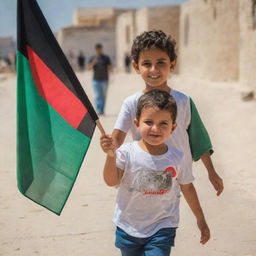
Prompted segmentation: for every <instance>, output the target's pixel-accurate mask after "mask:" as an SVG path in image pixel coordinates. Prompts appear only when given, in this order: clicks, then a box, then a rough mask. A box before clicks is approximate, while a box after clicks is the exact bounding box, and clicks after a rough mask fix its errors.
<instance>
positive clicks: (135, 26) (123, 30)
mask: <svg viewBox="0 0 256 256" xmlns="http://www.w3.org/2000/svg"><path fill="white" fill-rule="evenodd" d="M179 16H180V6H159V7H150V8H142V9H139V10H130V11H128V12H125V13H123V14H121V15H119V16H118V18H117V23H116V51H117V67H118V69H119V70H123V69H124V57H125V55H126V54H127V53H130V50H131V45H132V41H133V39H134V37H135V36H136V35H138V34H140V33H142V32H143V31H145V30H153V29H161V30H163V31H164V32H165V33H167V34H170V35H172V37H173V38H175V40H176V41H177V43H179ZM177 71H178V66H177V68H176V72H177Z"/></svg>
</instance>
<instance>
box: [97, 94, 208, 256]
mask: <svg viewBox="0 0 256 256" xmlns="http://www.w3.org/2000/svg"><path fill="white" fill-rule="evenodd" d="M176 115H177V106H176V103H175V100H174V98H173V97H172V96H171V95H170V94H169V93H167V92H165V91H162V90H151V91H149V92H147V93H145V94H144V95H142V96H141V97H140V99H139V102H138V107H137V111H136V119H135V120H134V124H135V126H136V128H137V130H138V132H139V134H140V136H141V139H140V140H139V141H134V142H131V143H126V144H124V145H122V146H121V147H120V148H118V149H117V150H116V155H114V154H113V153H111V150H114V144H113V140H112V139H111V136H109V135H103V136H101V140H100V142H101V147H102V149H103V151H104V152H106V153H107V158H106V162H105V166H104V173H103V175H104V180H105V182H106V184H107V185H109V186H116V185H119V189H118V194H117V201H116V209H115V214H114V218H113V221H114V223H115V224H116V226H117V229H116V243H115V244H116V247H118V248H120V250H121V253H122V256H142V255H144V256H168V255H170V252H171V247H172V246H174V238H175V234H176V228H177V227H178V222H179V191H180V189H181V191H182V193H183V195H184V197H185V199H186V201H187V203H188V204H189V206H190V208H191V210H192V212H193V213H194V215H195V217H196V220H197V225H198V228H199V229H200V231H201V240H200V242H201V243H202V244H205V243H206V242H207V241H208V240H209V239H210V230H209V228H208V226H207V223H206V221H205V218H204V214H203V211H202V209H201V206H200V203H199V200H198V198H197V194H196V190H195V188H194V186H193V184H192V181H193V179H194V178H193V175H192V172H191V169H190V168H187V167H186V164H184V163H185V162H184V160H185V159H184V154H183V153H182V152H181V151H179V150H177V149H175V148H173V147H171V146H167V145H166V144H165V140H166V139H168V138H169V137H170V135H171V134H172V133H173V131H174V130H175V128H176V123H175V120H176Z"/></svg>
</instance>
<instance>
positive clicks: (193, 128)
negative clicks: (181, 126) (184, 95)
mask: <svg viewBox="0 0 256 256" xmlns="http://www.w3.org/2000/svg"><path fill="white" fill-rule="evenodd" d="M190 110H191V120H190V124H189V126H188V129H187V132H188V137H189V144H190V150H191V154H192V158H193V160H194V161H197V160H199V159H200V157H201V156H202V155H203V154H204V153H206V152H209V153H210V154H212V153H213V149H212V143H211V140H210V137H209V134H208V132H207V130H206V128H205V126H204V124H203V122H202V120H201V118H200V116H199V113H198V111H197V109H196V106H195V103H194V102H193V100H192V99H190Z"/></svg>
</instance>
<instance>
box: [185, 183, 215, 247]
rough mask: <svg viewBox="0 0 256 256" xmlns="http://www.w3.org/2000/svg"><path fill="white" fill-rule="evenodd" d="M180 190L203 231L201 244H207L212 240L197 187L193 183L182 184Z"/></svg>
mask: <svg viewBox="0 0 256 256" xmlns="http://www.w3.org/2000/svg"><path fill="white" fill-rule="evenodd" d="M180 188H181V191H182V193H183V195H184V197H185V199H186V201H187V203H188V205H189V207H190V209H191V210H192V212H193V213H194V215H195V217H196V220H197V226H198V228H199V229H200V231H201V238H200V243H202V244H205V243H206V242H207V241H208V240H209V239H210V230H209V227H208V225H207V223H206V221H205V218H204V214H203V210H202V208H201V206H200V203H199V200H198V197H197V193H196V190H195V187H194V185H193V183H189V184H180Z"/></svg>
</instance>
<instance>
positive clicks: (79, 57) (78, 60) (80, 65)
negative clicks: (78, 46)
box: [77, 51, 85, 71]
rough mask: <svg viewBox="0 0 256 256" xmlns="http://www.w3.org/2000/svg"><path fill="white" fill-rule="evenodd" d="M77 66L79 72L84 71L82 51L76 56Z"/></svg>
mask: <svg viewBox="0 0 256 256" xmlns="http://www.w3.org/2000/svg"><path fill="white" fill-rule="evenodd" d="M77 65H78V68H79V70H80V71H83V70H84V67H85V56H84V54H83V52H82V51H80V52H79V55H78V56H77Z"/></svg>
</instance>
